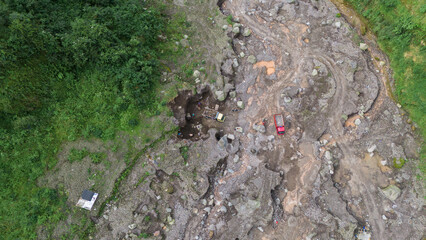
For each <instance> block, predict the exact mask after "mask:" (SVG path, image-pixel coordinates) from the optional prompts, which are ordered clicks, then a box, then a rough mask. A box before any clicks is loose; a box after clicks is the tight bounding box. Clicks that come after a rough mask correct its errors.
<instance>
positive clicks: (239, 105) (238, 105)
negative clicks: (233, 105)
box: [237, 101, 244, 109]
mask: <svg viewBox="0 0 426 240" xmlns="http://www.w3.org/2000/svg"><path fill="white" fill-rule="evenodd" d="M237 107H239V108H241V109H244V102H243V101H238V102H237Z"/></svg>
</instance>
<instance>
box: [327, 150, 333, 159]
mask: <svg viewBox="0 0 426 240" xmlns="http://www.w3.org/2000/svg"><path fill="white" fill-rule="evenodd" d="M325 159H327V160H331V159H332V156H331V153H330V151H326V152H325Z"/></svg>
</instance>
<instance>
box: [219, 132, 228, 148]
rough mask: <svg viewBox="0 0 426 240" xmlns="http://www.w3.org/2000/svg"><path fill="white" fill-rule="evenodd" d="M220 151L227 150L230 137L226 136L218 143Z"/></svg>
mask: <svg viewBox="0 0 426 240" xmlns="http://www.w3.org/2000/svg"><path fill="white" fill-rule="evenodd" d="M217 145H218V146H219V149H225V148H226V146H228V137H227V136H226V135H225V136H223V137H222V138H221V139H219V141H218V142H217Z"/></svg>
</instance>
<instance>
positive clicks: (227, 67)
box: [220, 59, 234, 76]
mask: <svg viewBox="0 0 426 240" xmlns="http://www.w3.org/2000/svg"><path fill="white" fill-rule="evenodd" d="M233 63H234V61H233V60H232V59H227V60H226V61H225V62H224V63H223V64H222V66H221V67H220V69H221V70H222V74H224V75H228V76H232V75H234V69H233V68H232V65H233Z"/></svg>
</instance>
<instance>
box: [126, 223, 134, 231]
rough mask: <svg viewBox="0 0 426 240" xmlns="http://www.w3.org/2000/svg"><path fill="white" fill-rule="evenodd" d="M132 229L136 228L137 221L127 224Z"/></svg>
mask: <svg viewBox="0 0 426 240" xmlns="http://www.w3.org/2000/svg"><path fill="white" fill-rule="evenodd" d="M127 227H128V228H129V229H130V230H133V229H135V228H136V224H135V223H132V224H130V225H129V226H127Z"/></svg>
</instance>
